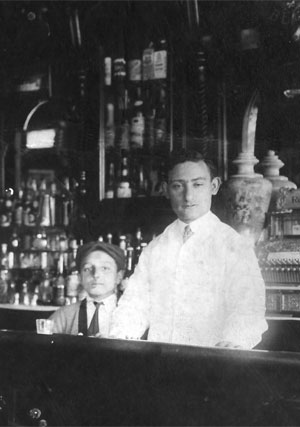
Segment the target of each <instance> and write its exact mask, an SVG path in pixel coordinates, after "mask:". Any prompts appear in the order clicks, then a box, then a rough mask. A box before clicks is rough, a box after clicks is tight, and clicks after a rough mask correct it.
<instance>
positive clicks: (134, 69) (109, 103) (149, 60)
mask: <svg viewBox="0 0 300 427" xmlns="http://www.w3.org/2000/svg"><path fill="white" fill-rule="evenodd" d="M104 83H105V145H106V150H107V151H108V150H112V149H118V150H121V151H125V152H129V151H136V150H138V151H141V150H142V151H144V152H148V153H157V154H162V153H167V152H168V151H169V140H168V117H169V110H168V104H169V99H168V52H167V42H166V40H165V39H161V40H160V41H159V43H157V46H156V47H155V46H154V43H153V42H150V43H149V44H148V45H147V46H146V47H145V48H144V49H143V50H142V51H141V50H138V49H135V51H134V52H133V51H132V52H128V53H127V57H125V51H124V49H123V48H122V46H121V47H120V48H119V49H117V53H116V55H115V57H113V58H112V57H110V56H106V57H105V78H104Z"/></svg>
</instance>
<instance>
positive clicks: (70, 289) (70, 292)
mask: <svg viewBox="0 0 300 427" xmlns="http://www.w3.org/2000/svg"><path fill="white" fill-rule="evenodd" d="M77 249H78V245H77V242H76V245H75V244H74V245H72V255H71V259H70V262H69V268H68V272H67V277H66V300H65V303H66V304H72V303H74V302H76V301H77V300H78V298H79V285H80V280H79V274H78V271H77V267H76V254H77Z"/></svg>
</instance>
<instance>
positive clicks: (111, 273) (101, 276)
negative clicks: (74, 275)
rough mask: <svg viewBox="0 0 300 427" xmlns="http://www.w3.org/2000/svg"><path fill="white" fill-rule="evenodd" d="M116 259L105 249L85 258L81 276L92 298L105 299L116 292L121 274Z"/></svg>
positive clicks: (84, 286)
mask: <svg viewBox="0 0 300 427" xmlns="http://www.w3.org/2000/svg"><path fill="white" fill-rule="evenodd" d="M120 274H121V273H120V272H118V270H117V264H116V262H115V260H114V259H113V258H112V257H111V256H110V255H108V254H107V253H106V252H103V251H94V252H91V253H90V254H88V255H87V256H86V257H85V259H84V260H83V263H82V267H81V269H80V278H81V283H82V286H83V288H84V289H85V290H86V292H87V293H88V294H89V296H90V297H91V298H94V299H99V300H101V299H103V298H105V297H107V296H109V295H110V294H112V293H114V291H115V289H116V287H117V285H118V283H120V280H121V276H120Z"/></svg>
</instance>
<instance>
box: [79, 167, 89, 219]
mask: <svg viewBox="0 0 300 427" xmlns="http://www.w3.org/2000/svg"><path fill="white" fill-rule="evenodd" d="M77 203H78V206H77V208H78V218H79V219H80V220H86V218H87V216H86V209H87V182H86V171H84V170H83V171H81V172H80V180H79V186H78V197H77Z"/></svg>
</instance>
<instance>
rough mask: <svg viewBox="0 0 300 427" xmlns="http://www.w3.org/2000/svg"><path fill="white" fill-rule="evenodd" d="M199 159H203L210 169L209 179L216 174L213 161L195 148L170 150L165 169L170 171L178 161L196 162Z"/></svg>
mask: <svg viewBox="0 0 300 427" xmlns="http://www.w3.org/2000/svg"><path fill="white" fill-rule="evenodd" d="M200 161H203V162H204V163H205V164H206V165H207V167H208V169H209V171H210V177H211V179H213V178H215V177H216V176H218V171H217V168H216V166H215V164H214V163H213V161H212V160H210V159H208V158H206V157H205V156H204V155H203V154H202V153H200V152H199V151H196V150H185V149H181V150H178V151H172V153H171V154H170V156H169V159H168V164H167V170H168V172H170V171H171V170H172V169H173V168H174V167H175V166H176V165H178V164H180V163H184V162H194V163H198V162H200Z"/></svg>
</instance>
